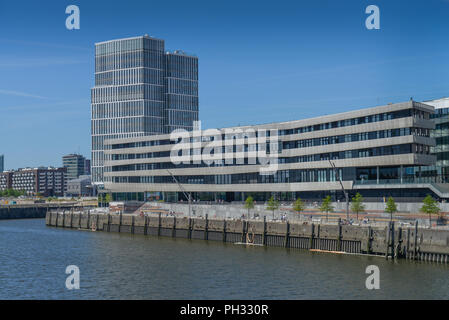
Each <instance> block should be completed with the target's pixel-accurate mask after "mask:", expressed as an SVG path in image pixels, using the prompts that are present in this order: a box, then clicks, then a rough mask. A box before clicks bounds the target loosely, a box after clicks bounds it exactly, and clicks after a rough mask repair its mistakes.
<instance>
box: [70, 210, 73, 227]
mask: <svg viewBox="0 0 449 320" xmlns="http://www.w3.org/2000/svg"><path fill="white" fill-rule="evenodd" d="M70 228H73V213H71V214H70Z"/></svg>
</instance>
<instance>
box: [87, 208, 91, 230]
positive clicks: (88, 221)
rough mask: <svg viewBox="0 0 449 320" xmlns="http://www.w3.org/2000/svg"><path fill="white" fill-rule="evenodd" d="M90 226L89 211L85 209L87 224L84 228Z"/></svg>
mask: <svg viewBox="0 0 449 320" xmlns="http://www.w3.org/2000/svg"><path fill="white" fill-rule="evenodd" d="M89 226H90V211H87V226H86V228H87V229H89Z"/></svg>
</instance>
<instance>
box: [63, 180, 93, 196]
mask: <svg viewBox="0 0 449 320" xmlns="http://www.w3.org/2000/svg"><path fill="white" fill-rule="evenodd" d="M66 196H67V197H90V196H92V180H91V176H80V177H79V178H78V179H73V180H70V181H68V182H67V192H66Z"/></svg>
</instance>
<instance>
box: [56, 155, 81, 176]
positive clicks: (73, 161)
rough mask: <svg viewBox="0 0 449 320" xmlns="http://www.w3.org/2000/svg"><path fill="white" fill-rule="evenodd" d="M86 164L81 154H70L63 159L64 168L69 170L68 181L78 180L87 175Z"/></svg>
mask: <svg viewBox="0 0 449 320" xmlns="http://www.w3.org/2000/svg"><path fill="white" fill-rule="evenodd" d="M85 162H86V158H84V157H83V156H82V155H80V154H68V155H66V156H63V157H62V166H63V167H64V168H67V180H69V181H70V180H73V179H78V178H79V176H82V175H84V174H85Z"/></svg>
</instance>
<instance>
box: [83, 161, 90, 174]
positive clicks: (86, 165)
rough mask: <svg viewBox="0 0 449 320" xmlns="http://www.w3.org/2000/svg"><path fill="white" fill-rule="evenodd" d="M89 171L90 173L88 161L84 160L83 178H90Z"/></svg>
mask: <svg viewBox="0 0 449 320" xmlns="http://www.w3.org/2000/svg"><path fill="white" fill-rule="evenodd" d="M90 174H91V171H90V159H86V160H84V175H85V176H90Z"/></svg>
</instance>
